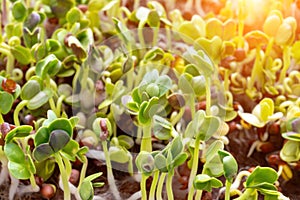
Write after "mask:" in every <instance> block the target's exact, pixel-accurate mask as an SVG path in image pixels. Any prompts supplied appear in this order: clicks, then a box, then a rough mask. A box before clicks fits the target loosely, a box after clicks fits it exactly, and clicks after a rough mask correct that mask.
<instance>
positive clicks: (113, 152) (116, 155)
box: [109, 146, 130, 163]
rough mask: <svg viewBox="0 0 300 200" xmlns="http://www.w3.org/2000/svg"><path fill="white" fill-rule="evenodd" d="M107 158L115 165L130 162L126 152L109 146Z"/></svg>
mask: <svg viewBox="0 0 300 200" xmlns="http://www.w3.org/2000/svg"><path fill="white" fill-rule="evenodd" d="M109 156H110V159H111V160H112V161H114V162H117V163H127V162H128V161H130V157H129V156H128V151H127V150H126V149H124V148H121V147H117V146H111V147H110V148H109Z"/></svg>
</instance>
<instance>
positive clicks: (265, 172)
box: [246, 166, 278, 187]
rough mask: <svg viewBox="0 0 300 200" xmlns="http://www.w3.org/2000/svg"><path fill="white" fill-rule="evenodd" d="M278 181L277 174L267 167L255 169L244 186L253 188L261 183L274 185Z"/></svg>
mask: <svg viewBox="0 0 300 200" xmlns="http://www.w3.org/2000/svg"><path fill="white" fill-rule="evenodd" d="M277 179H278V174H277V172H276V171H275V170H274V169H272V168H269V167H259V166H258V167H256V168H255V169H254V171H253V172H252V173H251V174H250V176H249V177H248V178H247V181H246V186H247V187H255V186H258V185H259V184H261V183H270V184H274V182H275V181H276V180H277Z"/></svg>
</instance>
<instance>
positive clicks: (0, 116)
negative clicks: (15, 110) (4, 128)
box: [0, 113, 4, 124]
mask: <svg viewBox="0 0 300 200" xmlns="http://www.w3.org/2000/svg"><path fill="white" fill-rule="evenodd" d="M3 122H4V119H3V116H2V113H0V124H2V123H3Z"/></svg>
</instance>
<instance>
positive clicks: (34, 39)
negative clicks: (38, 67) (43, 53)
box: [12, 27, 40, 64]
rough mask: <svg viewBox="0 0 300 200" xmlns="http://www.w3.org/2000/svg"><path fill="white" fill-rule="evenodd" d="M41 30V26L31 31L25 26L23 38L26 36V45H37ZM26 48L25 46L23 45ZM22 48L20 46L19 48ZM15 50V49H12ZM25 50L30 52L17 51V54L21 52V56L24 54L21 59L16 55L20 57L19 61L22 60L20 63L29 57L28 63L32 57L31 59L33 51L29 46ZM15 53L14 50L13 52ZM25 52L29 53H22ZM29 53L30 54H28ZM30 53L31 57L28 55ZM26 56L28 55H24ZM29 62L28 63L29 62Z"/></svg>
mask: <svg viewBox="0 0 300 200" xmlns="http://www.w3.org/2000/svg"><path fill="white" fill-rule="evenodd" d="M39 32H40V29H39V28H36V29H34V31H32V32H31V31H30V30H29V29H28V28H26V27H24V28H23V38H24V43H25V45H26V47H28V48H31V47H32V46H33V45H35V44H36V43H38V42H39ZM21 47H23V46H21ZM23 48H24V47H23ZM19 49H20V48H19ZM12 50H13V49H12ZM24 50H25V51H28V52H20V51H19V52H16V53H17V54H19V55H21V56H23V58H22V57H21V59H20V58H19V59H18V58H17V57H16V56H15V57H16V58H17V59H18V61H19V62H20V63H22V64H23V63H26V62H24V61H26V59H28V63H29V62H30V59H31V57H32V56H31V55H32V54H31V51H30V49H27V48H24ZM12 53H13V52H12ZM16 53H13V54H14V55H16ZM24 53H27V55H22V54H24ZM28 53H29V54H28ZM28 55H29V57H28ZM24 56H27V57H24ZM28 63H27V64H28Z"/></svg>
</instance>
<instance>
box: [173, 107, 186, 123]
mask: <svg viewBox="0 0 300 200" xmlns="http://www.w3.org/2000/svg"><path fill="white" fill-rule="evenodd" d="M184 111H185V108H184V107H182V108H180V110H179V113H178V114H177V115H176V116H175V117H174V118H173V119H172V121H171V124H172V126H174V125H175V124H176V123H177V122H179V120H180V119H181V118H182V116H183V114H184Z"/></svg>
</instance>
